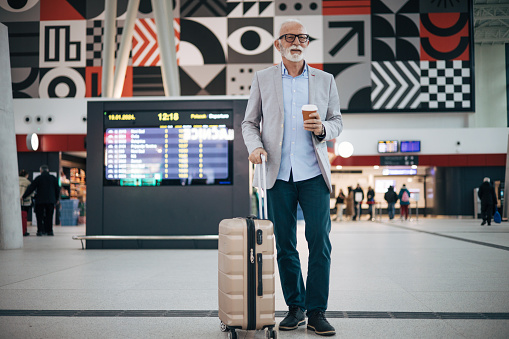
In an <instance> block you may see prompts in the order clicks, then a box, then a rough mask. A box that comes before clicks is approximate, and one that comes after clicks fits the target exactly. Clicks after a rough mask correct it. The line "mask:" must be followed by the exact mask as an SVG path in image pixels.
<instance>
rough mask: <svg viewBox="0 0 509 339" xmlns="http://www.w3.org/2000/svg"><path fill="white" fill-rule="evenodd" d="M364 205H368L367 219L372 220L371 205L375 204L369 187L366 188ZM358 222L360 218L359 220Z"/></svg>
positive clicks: (373, 192) (373, 193) (373, 195)
mask: <svg viewBox="0 0 509 339" xmlns="http://www.w3.org/2000/svg"><path fill="white" fill-rule="evenodd" d="M366 203H367V204H368V213H369V219H368V220H373V205H374V204H375V191H373V188H371V186H369V187H368V193H367V195H366ZM359 220H360V218H359Z"/></svg>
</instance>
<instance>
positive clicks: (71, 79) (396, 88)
mask: <svg viewBox="0 0 509 339" xmlns="http://www.w3.org/2000/svg"><path fill="white" fill-rule="evenodd" d="M117 2H118V5H117V7H118V8H117V22H116V23H117V40H116V42H117V48H118V46H119V45H120V39H121V36H122V31H123V26H124V20H125V12H126V9H127V3H128V1H127V0H118V1H117ZM173 3H174V17H175V20H174V23H173V26H174V30H175V36H176V41H175V42H176V46H177V51H178V53H177V58H178V66H179V74H180V83H181V93H182V95H246V94H249V88H250V84H251V80H252V77H253V74H254V72H256V71H257V70H260V69H263V68H266V67H269V66H271V65H273V64H275V63H278V62H280V60H281V58H280V56H279V53H278V52H277V50H276V49H275V48H274V47H273V41H274V36H276V35H277V33H278V32H277V30H278V29H279V26H280V24H281V23H282V22H283V21H284V20H286V19H288V18H291V17H294V18H298V19H300V20H301V21H302V22H303V23H304V24H305V25H306V27H307V29H308V33H309V34H310V36H311V41H310V44H309V48H308V52H307V55H306V60H307V62H308V63H309V64H310V65H312V66H314V67H317V68H320V69H323V70H325V71H327V72H329V73H331V74H333V75H334V77H335V79H336V82H337V86H338V89H339V95H340V100H341V109H342V111H343V112H381V113H382V112H398V111H399V112H414V111H415V112H423V111H434V112H451V111H473V110H474V95H473V94H474V93H473V88H474V87H473V74H474V72H473V60H472V55H473V36H472V3H471V0H443V1H442V0H371V1H363V0H357V1H346V0H322V1H318V0H298V1H293V0H292V1H290V0H268V1H262V0H206V1H203V0H174V1H173ZM0 22H2V23H4V24H5V25H6V26H8V29H9V43H10V53H11V66H12V82H13V94H14V98H63V97H75V98H83V97H97V96H100V95H101V72H102V52H103V33H104V2H103V1H93V0H87V1H83V0H81V1H80V0H26V1H0ZM160 65H161V61H160V55H159V48H158V44H157V35H156V31H155V22H154V16H153V13H152V6H151V2H150V1H149V0H141V2H140V8H139V10H138V15H137V20H136V24H135V29H134V35H133V41H132V48H131V54H130V59H129V66H128V69H127V75H126V81H125V85H124V90H123V93H122V95H123V96H154V95H164V91H163V84H162V77H161V68H160Z"/></svg>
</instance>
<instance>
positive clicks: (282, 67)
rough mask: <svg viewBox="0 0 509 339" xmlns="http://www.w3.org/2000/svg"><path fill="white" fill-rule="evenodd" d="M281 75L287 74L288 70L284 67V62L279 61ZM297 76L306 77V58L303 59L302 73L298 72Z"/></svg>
mask: <svg viewBox="0 0 509 339" xmlns="http://www.w3.org/2000/svg"><path fill="white" fill-rule="evenodd" d="M281 75H282V76H285V75H288V76H289V74H288V70H287V69H286V67H285V64H284V63H283V62H282V61H281ZM299 76H302V77H304V78H307V77H308V64H307V63H306V60H304V70H303V71H302V74H300V75H299Z"/></svg>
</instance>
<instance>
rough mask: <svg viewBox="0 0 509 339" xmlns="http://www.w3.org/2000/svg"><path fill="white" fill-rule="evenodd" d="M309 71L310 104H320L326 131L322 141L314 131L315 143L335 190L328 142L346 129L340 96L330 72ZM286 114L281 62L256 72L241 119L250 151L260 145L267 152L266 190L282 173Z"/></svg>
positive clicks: (254, 183)
mask: <svg viewBox="0 0 509 339" xmlns="http://www.w3.org/2000/svg"><path fill="white" fill-rule="evenodd" d="M308 67H309V66H308ZM308 71H309V72H308V74H309V103H310V104H315V105H316V106H317V107H318V113H319V114H320V119H321V120H322V123H323V126H324V127H325V131H326V135H325V138H324V139H323V140H322V141H318V139H317V138H316V137H315V136H314V134H313V136H312V138H313V145H314V146H315V153H316V158H317V159H318V165H319V166H320V170H321V172H322V175H323V178H324V180H325V183H326V184H327V186H328V187H329V190H330V191H332V186H331V172H330V162H329V156H328V154H327V145H326V143H325V141H328V140H331V139H334V138H336V137H337V136H339V134H340V133H341V131H342V130H343V121H342V118H341V112H340V109H339V95H338V90H337V88H336V82H335V80H334V77H333V76H332V75H331V74H329V73H326V72H323V71H321V70H318V69H316V68H313V67H309V68H308ZM284 116H285V115H284V108H283V78H282V76H281V64H278V65H276V66H272V67H269V68H267V69H264V70H261V71H258V72H256V73H255V76H254V79H253V83H252V84H251V94H250V97H249V101H248V103H247V108H246V115H245V117H244V121H243V122H242V135H243V137H244V142H245V144H246V147H247V150H248V152H249V154H251V153H252V152H253V151H254V150H255V149H256V148H259V147H262V148H263V149H265V151H267V154H268V161H267V189H270V188H272V187H273V186H274V183H275V182H276V179H277V175H278V173H279V166H280V164H281V148H282V145H283V131H284ZM256 167H257V169H256V170H255V177H254V180H253V185H255V186H256V185H257V183H258V167H259V166H256Z"/></svg>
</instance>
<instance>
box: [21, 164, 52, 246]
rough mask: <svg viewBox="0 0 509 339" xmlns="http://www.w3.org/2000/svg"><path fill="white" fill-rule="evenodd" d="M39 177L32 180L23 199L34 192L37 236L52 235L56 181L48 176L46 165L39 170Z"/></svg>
mask: <svg viewBox="0 0 509 339" xmlns="http://www.w3.org/2000/svg"><path fill="white" fill-rule="evenodd" d="M40 171H41V175H39V176H38V177H37V178H35V179H34V181H33V182H32V183H31V184H30V186H28V188H27V190H26V191H25V193H24V194H23V199H25V198H26V197H28V196H29V195H30V194H32V192H34V191H35V215H36V217H37V236H41V235H43V233H45V234H47V235H50V236H51V235H53V211H54V210H55V204H56V202H57V201H58V200H59V197H60V187H59V186H58V180H57V178H55V177H54V176H53V175H51V174H49V168H48V166H47V165H42V166H41V168H40Z"/></svg>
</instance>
